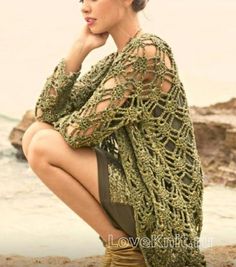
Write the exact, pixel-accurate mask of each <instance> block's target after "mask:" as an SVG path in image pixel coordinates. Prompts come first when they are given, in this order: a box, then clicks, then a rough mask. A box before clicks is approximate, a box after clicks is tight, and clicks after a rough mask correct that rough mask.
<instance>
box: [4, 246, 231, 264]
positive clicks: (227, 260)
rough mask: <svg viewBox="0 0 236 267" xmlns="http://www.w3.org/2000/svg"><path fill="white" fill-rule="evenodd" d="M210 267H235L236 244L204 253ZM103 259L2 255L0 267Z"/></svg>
mask: <svg viewBox="0 0 236 267" xmlns="http://www.w3.org/2000/svg"><path fill="white" fill-rule="evenodd" d="M203 253H204V255H205V258H206V261H207V266H208V267H235V266H236V244H235V245H231V246H230V245H228V246H217V247H212V248H208V249H206V250H204V251H203ZM101 259H102V257H101V256H91V257H85V258H81V259H74V260H71V259H70V258H68V257H59V256H58V257H51V256H48V257H23V256H18V255H4V256H2V255H0V267H61V266H65V267H99V266H100V262H101Z"/></svg>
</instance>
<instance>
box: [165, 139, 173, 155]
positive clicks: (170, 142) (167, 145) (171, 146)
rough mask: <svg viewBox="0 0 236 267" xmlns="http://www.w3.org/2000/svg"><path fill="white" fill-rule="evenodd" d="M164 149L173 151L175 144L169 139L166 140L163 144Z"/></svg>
mask: <svg viewBox="0 0 236 267" xmlns="http://www.w3.org/2000/svg"><path fill="white" fill-rule="evenodd" d="M165 147H166V149H168V150H169V151H171V152H173V151H174V150H175V144H174V142H172V141H171V140H168V142H167V143H166V145H165Z"/></svg>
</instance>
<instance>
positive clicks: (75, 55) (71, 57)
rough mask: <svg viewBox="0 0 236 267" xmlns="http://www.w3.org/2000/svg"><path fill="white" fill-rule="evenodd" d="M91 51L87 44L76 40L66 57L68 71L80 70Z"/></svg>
mask: <svg viewBox="0 0 236 267" xmlns="http://www.w3.org/2000/svg"><path fill="white" fill-rule="evenodd" d="M90 51H91V49H90V48H89V47H87V46H85V45H84V44H83V42H81V41H78V42H76V43H75V44H74V45H73V47H72V48H71V50H70V52H69V53H68V55H67V57H66V58H65V63H66V73H70V72H78V71H80V69H81V65H82V63H83V61H84V59H85V58H86V56H87V55H88V54H89V53H90Z"/></svg>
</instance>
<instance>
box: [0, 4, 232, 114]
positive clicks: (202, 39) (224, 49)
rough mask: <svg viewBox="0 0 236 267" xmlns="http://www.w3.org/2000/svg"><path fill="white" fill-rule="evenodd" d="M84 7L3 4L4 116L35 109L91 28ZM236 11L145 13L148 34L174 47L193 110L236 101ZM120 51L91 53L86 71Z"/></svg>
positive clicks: (208, 7) (215, 7) (0, 80)
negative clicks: (48, 83)
mask: <svg viewBox="0 0 236 267" xmlns="http://www.w3.org/2000/svg"><path fill="white" fill-rule="evenodd" d="M98 1H99V0H98ZM80 8H81V4H80V3H79V1H78V0H77V1H75V0H73V1H72V0H71V1H70V0H50V1H48V0H41V1H32V0H21V1H18V0H11V1H3V0H0V59H1V60H0V71H1V75H0V84H1V87H0V90H1V91H0V92H1V97H0V113H1V114H5V115H7V116H11V117H15V118H21V117H22V116H23V115H24V113H25V111H26V110H28V109H33V108H34V105H35V102H36V100H37V98H38V96H39V94H40V92H41V90H42V88H43V85H44V83H45V81H46V78H47V77H48V76H49V75H50V74H51V73H52V71H53V69H54V67H55V66H56V65H57V63H58V62H59V61H60V59H61V58H63V57H64V56H65V55H66V54H67V52H68V51H69V49H70V47H71V46H72V44H73V42H74V40H75V38H76V37H77V36H78V34H79V32H80V29H81V25H83V24H84V23H85V22H84V20H83V19H82V15H81V12H80ZM235 14H236V1H235V0H214V1H213V0H198V1H193V0H150V1H149V3H148V5H147V7H146V9H145V10H144V11H142V12H141V13H140V14H139V17H140V22H141V25H142V29H143V30H144V31H146V32H151V33H154V34H157V35H158V36H160V37H161V38H162V39H164V40H165V41H167V42H168V43H169V45H170V46H171V48H172V51H173V53H174V57H175V60H176V62H177V66H178V70H179V75H180V78H181V80H182V82H183V84H184V87H185V91H186V94H187V97H188V102H189V105H197V106H206V105H209V104H214V103H216V102H223V101H227V100H229V99H230V98H231V97H235V96H236V75H235V62H236V53H235V47H236V27H235V26H236V25H235V24H236V21H235ZM113 51H116V47H115V44H114V42H113V40H112V38H111V37H109V39H108V41H107V43H106V45H105V46H103V47H100V48H98V49H96V50H93V51H92V52H91V53H90V54H89V55H88V56H87V58H86V59H85V61H84V62H83V69H82V74H83V72H86V71H87V70H88V69H89V67H90V66H91V65H92V64H94V63H96V61H98V60H99V59H101V58H102V57H103V56H105V55H106V54H108V53H110V52H113Z"/></svg>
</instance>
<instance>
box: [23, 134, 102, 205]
mask: <svg viewBox="0 0 236 267" xmlns="http://www.w3.org/2000/svg"><path fill="white" fill-rule="evenodd" d="M28 162H29V165H30V166H31V168H32V169H33V170H34V169H36V168H41V166H45V163H47V164H50V165H52V166H56V167H59V168H61V169H63V170H64V171H66V172H67V173H68V174H70V175H71V176H73V177H74V178H75V179H76V180H78V181H79V182H80V183H81V184H82V185H83V186H84V187H85V188H86V189H87V190H88V191H89V192H90V193H91V194H92V195H93V196H94V197H95V198H96V199H97V200H98V201H99V202H100V198H99V192H98V170H97V169H98V166H97V158H96V153H95V151H94V150H93V149H92V148H90V147H81V148H78V149H73V148H72V147H70V146H69V145H68V144H67V143H66V141H65V140H64V138H63V137H62V135H61V134H60V133H59V132H57V131H56V130H54V129H44V130H40V131H39V132H37V133H36V134H35V135H34V136H33V138H32V140H31V143H30V146H29V149H28ZM42 168H43V167H42Z"/></svg>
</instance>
